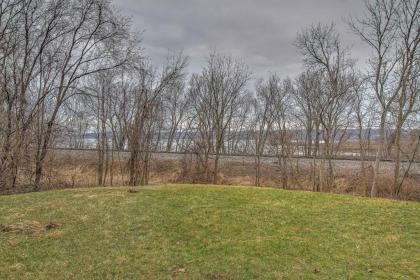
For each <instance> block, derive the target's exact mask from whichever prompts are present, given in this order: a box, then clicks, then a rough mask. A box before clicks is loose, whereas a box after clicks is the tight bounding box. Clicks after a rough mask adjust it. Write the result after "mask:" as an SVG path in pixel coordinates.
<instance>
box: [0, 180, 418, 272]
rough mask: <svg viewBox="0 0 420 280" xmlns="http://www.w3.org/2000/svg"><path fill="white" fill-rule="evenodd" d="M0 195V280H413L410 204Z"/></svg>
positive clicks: (219, 196) (259, 192)
mask: <svg viewBox="0 0 420 280" xmlns="http://www.w3.org/2000/svg"><path fill="white" fill-rule="evenodd" d="M127 189H128V188H123V187H121V188H97V189H80V190H64V191H51V192H43V193H32V194H25V195H18V196H4V197H0V225H1V226H0V256H1V257H0V279H214V280H217V279H282V278H287V279H328V278H330V279H366V278H369V279H416V278H417V279H419V278H420V204H419V203H415V202H397V201H390V200H381V199H378V200H376V199H375V200H373V199H366V198H355V197H347V196H338V195H332V194H321V193H306V192H288V191H282V190H275V189H256V188H243V187H214V186H161V187H147V188H139V192H138V193H129V192H128V191H127Z"/></svg>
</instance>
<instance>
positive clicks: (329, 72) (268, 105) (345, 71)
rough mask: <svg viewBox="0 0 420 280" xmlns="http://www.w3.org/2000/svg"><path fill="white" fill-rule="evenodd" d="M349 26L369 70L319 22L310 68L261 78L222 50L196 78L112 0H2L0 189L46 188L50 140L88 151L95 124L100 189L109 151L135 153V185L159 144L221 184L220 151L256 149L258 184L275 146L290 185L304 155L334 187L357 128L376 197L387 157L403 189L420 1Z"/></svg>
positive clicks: (306, 47) (387, 0)
mask: <svg viewBox="0 0 420 280" xmlns="http://www.w3.org/2000/svg"><path fill="white" fill-rule="evenodd" d="M348 25H349V27H350V28H351V29H352V30H353V32H354V33H355V34H357V35H358V36H359V37H360V39H361V41H363V42H364V43H365V44H366V45H367V46H368V47H369V49H370V57H369V61H368V62H367V67H366V69H359V68H360V67H359V68H358V67H357V65H356V60H355V59H354V57H353V56H352V53H351V48H349V47H348V46H345V45H344V44H343V41H342V39H341V38H340V34H339V33H338V32H337V30H336V27H335V25H334V24H321V23H318V24H313V25H311V26H309V27H307V28H306V29H304V30H302V31H301V32H299V33H298V34H297V36H296V40H295V42H294V44H295V46H296V48H297V49H298V50H299V51H300V53H301V56H302V61H303V71H302V73H301V74H299V75H298V76H297V77H295V78H288V77H286V78H281V77H279V76H278V75H277V74H275V73H273V74H270V76H269V77H268V78H266V79H256V82H253V79H254V78H255V77H253V76H252V73H251V71H250V69H249V68H248V66H247V65H246V64H245V62H243V61H242V60H241V59H238V58H235V57H232V56H231V55H227V54H222V53H218V52H216V51H213V52H210V54H209V55H208V57H207V62H206V64H205V65H204V66H203V68H202V70H201V71H200V72H199V73H192V74H189V73H187V65H188V57H187V56H186V55H185V54H183V53H174V54H171V55H168V58H167V62H166V64H165V65H161V66H156V65H154V64H153V63H152V62H151V60H150V59H149V58H148V57H147V56H146V55H145V53H144V50H143V49H142V42H141V40H140V39H139V38H137V37H136V35H135V34H133V32H132V31H131V28H130V21H129V19H127V18H125V17H123V16H122V15H120V14H119V13H118V12H117V11H116V10H115V9H113V8H112V6H111V3H110V2H108V1H105V0H54V1H53V0H1V1H0V190H3V191H4V190H13V189H15V188H16V187H17V186H18V185H19V184H23V183H25V184H30V185H31V186H33V188H34V190H37V189H39V188H40V186H41V185H42V181H43V176H44V173H43V168H44V165H45V161H46V158H47V154H48V153H49V152H50V151H49V148H50V147H53V146H55V145H58V144H60V143H62V141H63V139H67V143H68V145H69V146H71V147H76V148H81V147H83V146H84V145H85V143H84V138H85V135H86V134H87V133H88V132H94V133H95V135H96V138H97V139H96V147H97V151H98V152H97V153H98V154H97V180H98V181H97V182H98V184H99V185H105V184H107V182H108V183H109V182H111V184H112V176H113V175H112V164H113V162H114V159H113V154H112V153H110V152H109V151H110V150H114V149H118V150H127V151H128V152H129V158H128V160H127V162H126V166H127V168H126V170H127V173H128V179H127V184H130V185H146V184H148V181H149V173H150V171H149V169H150V162H151V160H153V159H152V152H153V151H154V150H157V149H161V150H162V149H164V150H166V151H188V152H192V153H194V155H195V163H196V164H195V167H194V168H195V169H196V172H197V173H198V174H200V176H201V177H202V180H203V181H205V182H212V183H215V184H217V183H218V180H219V173H220V172H219V169H220V167H219V165H220V164H219V163H220V158H221V155H222V154H233V153H239V154H240V153H247V154H252V155H254V156H255V184H256V185H257V186H259V185H260V178H261V157H262V156H263V155H265V154H270V155H276V156H277V157H278V161H277V163H278V165H279V167H280V168H279V170H280V172H281V176H282V182H283V183H282V185H283V187H284V188H287V184H288V176H291V174H293V172H294V167H293V160H292V157H293V156H294V155H296V154H297V153H301V154H302V155H304V156H306V157H308V158H311V159H313V162H312V164H311V170H310V173H311V181H312V184H313V187H314V190H316V191H325V190H328V189H329V188H330V187H331V186H332V185H334V183H335V168H334V158H335V157H336V155H337V153H339V151H340V150H341V149H342V148H343V146H344V145H345V144H346V141H347V140H348V138H349V131H350V130H352V131H357V138H358V139H357V141H356V144H357V145H356V146H357V151H358V157H359V159H360V162H361V167H360V176H362V177H363V178H364V179H365V180H364V181H365V182H366V184H367V185H366V188H368V189H369V192H370V195H371V196H376V195H377V192H378V189H377V188H378V186H377V182H378V179H379V176H380V172H381V168H380V166H381V165H380V163H381V159H383V158H392V160H393V161H394V162H395V169H394V175H393V177H394V181H393V183H392V184H393V186H392V189H393V194H394V195H395V196H398V195H399V193H400V192H401V188H402V186H403V182H404V180H405V178H406V177H407V175H408V173H409V170H410V168H411V163H412V162H414V161H415V160H416V159H417V153H418V150H419V143H420V134H419V128H420V127H419V109H420V101H419V86H420V84H419V81H420V80H419V75H420V63H419V62H420V52H419V50H420V48H419V43H420V0H372V1H368V2H366V9H365V13H364V16H363V17H361V18H349V19H348ZM374 129H378V131H379V133H378V137H376V138H374V137H372V136H371V133H372V131H373V130H374ZM407 132H408V133H407ZM371 147H374V149H376V154H375V161H374V163H373V164H369V163H368V162H367V156H368V151H369V149H371ZM403 161H404V162H408V163H409V164H402V162H403ZM370 171H371V172H370Z"/></svg>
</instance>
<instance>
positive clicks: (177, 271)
mask: <svg viewBox="0 0 420 280" xmlns="http://www.w3.org/2000/svg"><path fill="white" fill-rule="evenodd" d="M186 272H187V269H186V268H184V267H177V268H175V269H174V270H173V271H172V277H173V278H176V277H178V276H179V275H181V274H184V273H186Z"/></svg>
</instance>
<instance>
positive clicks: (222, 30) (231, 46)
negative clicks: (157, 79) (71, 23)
mask: <svg viewBox="0 0 420 280" xmlns="http://www.w3.org/2000/svg"><path fill="white" fill-rule="evenodd" d="M114 4H115V6H116V7H117V8H119V9H120V10H121V12H122V13H123V14H124V15H127V16H129V17H131V18H132V22H133V28H134V30H136V31H137V32H141V31H144V33H143V34H142V36H141V37H142V39H143V46H144V48H145V49H146V53H147V54H148V55H149V56H150V57H151V58H152V60H153V61H154V62H155V63H157V64H163V63H164V61H165V58H166V57H167V55H168V53H169V52H173V51H179V50H183V51H184V52H185V54H187V55H189V57H190V69H189V70H190V71H191V72H197V71H199V70H200V68H201V67H202V65H203V64H204V63H205V59H206V56H207V55H208V53H209V51H210V50H212V49H216V50H218V51H220V52H224V53H229V54H232V55H234V56H238V57H240V58H242V59H243V60H244V61H245V62H246V63H247V64H248V65H249V67H250V70H251V71H252V73H253V74H254V77H260V76H266V75H267V74H268V73H269V72H277V73H279V74H280V75H281V76H292V77H293V76H295V75H296V74H297V73H298V72H299V71H300V70H301V67H302V64H301V57H300V55H299V53H298V51H297V50H296V48H295V47H294V46H293V42H294V40H295V38H296V33H297V32H299V31H300V30H302V29H303V28H305V27H307V26H309V25H310V24H312V23H317V22H322V23H330V22H332V21H334V22H335V23H336V25H337V29H338V31H339V32H340V34H341V36H342V39H343V41H344V42H345V44H347V45H350V46H352V47H353V56H354V57H355V58H356V59H358V60H359V61H360V62H363V61H364V60H365V59H366V57H367V50H366V47H365V46H364V45H363V44H362V43H360V41H359V40H358V38H357V37H356V36H354V35H353V34H352V33H351V32H350V30H349V28H348V27H347V25H346V24H345V23H344V22H343V20H344V19H346V18H348V17H349V16H350V15H354V16H360V15H361V14H362V13H363V7H364V1H363V0H259V1H257V0H212V1H208V0H114Z"/></svg>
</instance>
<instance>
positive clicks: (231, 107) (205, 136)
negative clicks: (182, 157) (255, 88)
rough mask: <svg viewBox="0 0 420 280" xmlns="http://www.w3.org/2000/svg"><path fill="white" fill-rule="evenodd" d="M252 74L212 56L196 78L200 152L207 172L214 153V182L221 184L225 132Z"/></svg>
mask: <svg viewBox="0 0 420 280" xmlns="http://www.w3.org/2000/svg"><path fill="white" fill-rule="evenodd" d="M249 77H250V74H249V72H248V69H247V67H246V66H245V65H244V64H243V63H242V62H239V61H237V60H235V59H233V58H232V57H230V56H224V55H221V54H217V53H212V54H210V56H209V58H208V60H207V66H206V67H205V68H204V69H203V71H202V73H201V74H200V75H196V76H193V79H192V82H191V83H192V84H191V88H192V90H191V92H192V93H193V95H194V97H195V99H194V101H193V102H194V104H195V105H194V106H195V107H194V110H195V114H196V116H197V120H198V123H197V128H198V132H199V140H198V141H197V145H199V146H201V148H200V150H203V149H204V150H205V153H206V154H205V156H204V159H203V160H202V162H203V163H204V164H203V165H204V166H205V170H206V171H205V172H206V173H207V172H208V168H207V167H208V154H209V152H210V151H212V150H213V151H214V153H215V158H214V166H213V183H214V184H217V182H218V173H219V159H220V153H221V152H222V150H223V149H224V145H225V140H226V138H225V137H226V132H227V131H228V128H229V125H230V124H231V122H232V121H233V119H234V118H235V117H236V114H237V113H238V112H239V110H240V107H241V106H242V104H243V103H242V101H243V98H244V96H245V95H246V93H247V92H246V84H247V82H248V80H249Z"/></svg>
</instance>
